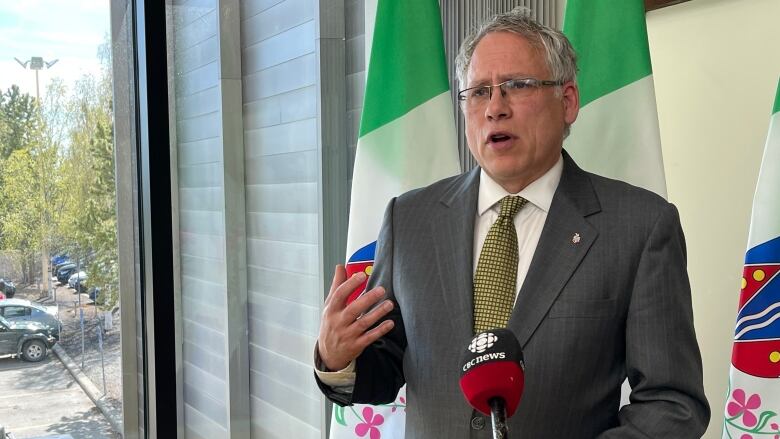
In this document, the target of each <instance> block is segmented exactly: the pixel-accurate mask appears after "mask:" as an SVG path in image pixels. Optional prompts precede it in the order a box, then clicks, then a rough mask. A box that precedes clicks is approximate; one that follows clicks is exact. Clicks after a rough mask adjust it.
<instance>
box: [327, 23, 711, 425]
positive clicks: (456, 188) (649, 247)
mask: <svg viewBox="0 0 780 439" xmlns="http://www.w3.org/2000/svg"><path fill="white" fill-rule="evenodd" d="M458 67H459V68H458V71H459V81H460V83H461V86H462V87H463V88H464V90H463V91H461V92H460V93H459V99H460V100H461V109H462V111H463V114H464V116H465V120H466V136H467V140H468V144H469V149H470V150H471V153H472V154H473V155H474V157H475V158H476V159H477V161H478V162H479V165H480V167H479V168H477V169H474V170H473V171H471V172H469V173H466V174H463V175H460V176H456V177H453V178H449V179H445V180H442V181H439V182H437V183H434V184H432V185H431V186H428V187H426V188H423V189H419V190H415V191H411V192H409V193H406V194H404V195H401V196H400V197H398V198H396V199H394V200H392V201H391V202H390V204H389V206H388V207H387V211H386V213H385V218H384V224H383V226H382V230H381V233H380V237H379V241H378V246H377V256H376V263H375V266H374V271H373V274H372V275H371V278H370V280H369V286H368V290H367V292H366V293H365V294H364V295H363V296H361V297H360V298H359V299H357V300H356V301H354V302H352V303H351V304H349V305H347V304H346V297H347V295H348V294H349V293H350V292H351V290H352V289H354V288H355V287H356V286H357V285H359V284H360V283H361V282H362V281H363V280H364V278H363V276H364V275H362V274H359V275H356V276H354V277H352V278H350V279H346V275H345V272H344V269H343V267H337V270H336V275H335V276H334V280H333V286H332V288H331V292H330V294H329V296H328V298H327V300H326V303H325V309H324V311H323V315H322V324H321V327H320V334H319V339H318V345H317V349H316V359H315V363H316V369H317V381H318V383H319V385H320V387H321V389H322V390H323V392H324V393H325V394H326V395H327V396H328V397H329V398H330V399H331V400H333V401H334V402H336V403H337V404H341V405H345V404H351V403H373V404H377V403H387V402H391V401H393V400H394V398H395V396H396V394H397V392H398V389H399V388H400V387H401V386H402V385H403V384H404V383H406V384H407V401H408V406H407V407H408V408H407V420H406V422H407V424H406V437H407V438H409V439H413V438H487V437H490V435H491V433H490V428H489V427H487V428H486V427H485V420H484V419H483V418H482V417H481V415H479V414H478V413H476V412H474V411H473V410H472V409H471V408H470V407H469V405H468V404H467V403H466V401H465V400H464V398H463V396H462V395H461V393H460V390H459V387H458V379H459V374H460V369H459V364H458V361H459V357H460V354H461V352H462V350H463V349H464V347H465V345H466V344H467V343H468V341H469V340H470V337H471V336H472V335H473V334H474V330H475V328H476V327H477V322H476V320H477V319H475V303H476V302H479V300H475V296H476V293H475V290H476V288H477V287H476V284H477V283H478V282H476V281H475V279H476V278H477V277H478V276H476V275H475V272H479V271H480V268H478V266H479V265H480V264H482V263H483V262H482V261H481V259H480V253H481V252H482V250H483V246H485V241H486V239H490V238H488V237H487V236H488V235H489V234H490V233H492V232H489V230H490V229H491V227H493V226H491V225H492V224H493V223H494V221H495V222H497V218H498V217H499V216H500V215H499V210H500V207H499V204H501V205H503V201H502V200H503V199H505V197H507V196H512V195H516V196H520V197H522V198H523V199H525V200H527V202H523V203H524V204H525V206H524V207H522V208H521V209H520V211H519V212H518V213H517V214H515V215H514V217H512V218H511V221H512V224H513V225H514V228H515V231H516V234H517V241H516V248H517V251H516V254H517V267H514V266H513V267H512V277H513V279H512V281H513V282H512V287H513V290H512V295H513V296H514V297H512V300H513V302H512V303H510V306H511V305H512V304H513V307H512V308H510V309H511V314H510V315H509V317H508V321H507V325H506V326H507V327H508V328H509V329H510V330H511V331H512V332H513V333H514V334H515V335H516V336H517V339H518V340H519V342H520V345H521V346H522V348H523V351H524V355H525V362H526V384H525V392H524V395H523V399H522V401H521V403H520V406H519V408H518V410H517V413H516V414H515V416H514V417H513V418H511V419H510V420H509V431H510V435H511V436H512V437H522V438H534V439H538V438H594V437H598V438H694V437H700V436H701V435H702V434H703V432H704V430H705V429H706V427H707V423H708V421H709V416H710V411H709V407H708V404H707V401H706V399H705V396H704V391H703V385H702V365H701V357H700V354H699V348H698V345H697V342H696V336H695V333H694V328H693V315H692V309H691V298H690V286H689V283H688V277H687V273H686V260H685V257H686V256H685V243H684V238H683V234H682V230H681V227H680V221H679V217H678V214H677V210H676V209H675V207H674V206H673V205H671V204H669V203H667V202H666V201H665V200H663V199H662V198H660V197H658V196H656V195H655V194H653V193H650V192H648V191H645V190H643V189H639V188H636V187H633V186H630V185H628V184H625V183H622V182H619V181H615V180H609V179H606V178H603V177H599V176H596V175H594V174H590V173H588V172H585V171H583V170H581V169H580V168H578V167H577V165H576V164H575V163H574V161H573V160H572V159H571V158H570V157H569V155H568V154H567V153H566V152H565V151H563V149H562V144H563V139H564V138H565V136H566V134H567V133H568V130H569V126H570V125H571V124H572V123H574V121H575V119H576V118H577V113H578V111H579V93H578V89H577V84H576V82H575V75H576V64H575V55H574V52H573V50H572V48H571V45H570V44H569V42H568V40H567V39H566V37H565V36H563V34H561V33H560V32H558V31H555V30H553V29H551V28H548V27H545V26H542V25H540V24H538V23H536V22H535V21H533V20H532V19H530V18H528V17H527V16H526V15H525V14H524V13H523V12H520V11H513V12H510V13H507V14H502V15H499V16H497V17H494V18H493V19H491V20H490V21H488V22H487V23H485V24H483V26H482V27H481V28H480V29H479V30H478V31H477V32H476V33H475V34H474V35H472V36H471V37H469V38H468V39H467V40H466V41H465V42H464V43H463V46H462V47H461V52H460V54H459V56H458ZM501 215H504V214H503V213H502V214H501ZM515 274H516V279H515ZM476 306H477V307H478V305H476ZM626 378H627V379H628V381H629V383H630V385H631V388H632V390H631V396H630V400H631V404H629V405H627V406H624V407H622V408H620V407H619V403H620V393H621V384H622V383H623V381H624V380H625V379H626ZM487 423H488V424H489V421H488V422H487Z"/></svg>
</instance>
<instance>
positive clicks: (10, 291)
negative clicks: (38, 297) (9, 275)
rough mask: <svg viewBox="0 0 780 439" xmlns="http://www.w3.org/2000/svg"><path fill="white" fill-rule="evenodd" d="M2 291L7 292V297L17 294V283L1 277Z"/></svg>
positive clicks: (0, 286)
mask: <svg viewBox="0 0 780 439" xmlns="http://www.w3.org/2000/svg"><path fill="white" fill-rule="evenodd" d="M0 293H3V294H5V297H7V298H9V299H10V298H12V297H14V294H16V285H14V283H13V282H11V281H10V280H8V279H3V278H0Z"/></svg>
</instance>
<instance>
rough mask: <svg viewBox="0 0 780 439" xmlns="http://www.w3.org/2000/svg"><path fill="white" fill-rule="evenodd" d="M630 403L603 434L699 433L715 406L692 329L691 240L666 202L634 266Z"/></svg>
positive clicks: (604, 436)
mask: <svg viewBox="0 0 780 439" xmlns="http://www.w3.org/2000/svg"><path fill="white" fill-rule="evenodd" d="M626 374H627V376H628V381H629V383H630V384H631V387H632V391H631V395H630V401H631V404H628V405H626V406H624V407H623V408H622V409H621V410H620V412H619V413H618V418H619V422H620V425H619V426H618V427H616V428H613V429H611V430H608V431H606V432H604V433H603V434H601V435H600V436H599V438H602V439H607V438H648V437H653V438H668V437H674V438H683V437H686V438H687V437H690V438H694V437H695V438H699V437H701V435H702V434H704V431H705V430H706V428H707V424H708V422H709V418H710V409H709V405H708V404H707V400H706V398H705V396H704V387H703V383H702V362H701V356H700V354H699V347H698V344H697V341H696V334H695V332H694V327H693V311H692V306H691V291H690V284H689V282H688V275H687V270H686V249H685V239H684V237H683V233H682V227H681V226H680V220H679V216H678V213H677V209H676V208H675V207H674V206H673V205H672V204H666V205H665V208H664V209H663V210H662V212H661V214H660V215H659V217H658V219H657V221H656V222H655V225H654V226H653V229H652V231H651V233H650V235H649V237H648V239H647V242H646V245H645V247H644V250H643V252H642V256H641V259H640V261H639V265H638V267H637V270H636V274H635V280H634V288H633V291H632V293H631V299H630V304H629V307H628V314H627V318H626Z"/></svg>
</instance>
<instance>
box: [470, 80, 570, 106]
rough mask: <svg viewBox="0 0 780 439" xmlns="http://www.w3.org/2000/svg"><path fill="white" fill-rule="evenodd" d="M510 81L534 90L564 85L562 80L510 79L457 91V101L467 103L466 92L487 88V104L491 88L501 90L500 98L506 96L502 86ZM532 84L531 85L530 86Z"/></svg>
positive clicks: (491, 94) (491, 97)
mask: <svg viewBox="0 0 780 439" xmlns="http://www.w3.org/2000/svg"><path fill="white" fill-rule="evenodd" d="M512 81H525V83H526V87H531V88H533V89H534V90H538V89H540V88H542V87H559V86H562V85H564V84H566V81H564V80H563V79H558V80H550V79H536V78H510V79H507V80H506V81H504V82H501V83H499V84H492V85H475V86H474V87H469V88H464V89H463V90H460V91H458V95H457V96H458V101H460V102H464V103H465V102H467V100H468V96H466V94H465V93H466V92H467V91H469V90H476V89H482V88H487V89H488V99H487V101H485V102H489V101H490V100H491V99H493V88H494V87H498V89H499V90H501V97H504V96H506V93H507V92H506V90H504V88H503V86H504V85H505V84H507V83H509V82H512ZM532 84H533V85H532Z"/></svg>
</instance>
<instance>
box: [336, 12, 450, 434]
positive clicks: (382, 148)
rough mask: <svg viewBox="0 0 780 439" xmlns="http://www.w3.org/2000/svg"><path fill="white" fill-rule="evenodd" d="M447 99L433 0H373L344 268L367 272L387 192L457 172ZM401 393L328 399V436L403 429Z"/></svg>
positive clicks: (397, 192) (437, 15)
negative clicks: (380, 399)
mask: <svg viewBox="0 0 780 439" xmlns="http://www.w3.org/2000/svg"><path fill="white" fill-rule="evenodd" d="M367 9H368V7H367ZM451 99H452V98H451V96H450V91H449V80H448V79H447V63H446V61H445V58H444V39H443V36H442V29H441V18H440V13H439V3H438V1H437V0H379V2H378V4H377V9H376V20H375V24H374V33H373V40H372V43H371V56H370V61H369V64H368V76H367V79H366V94H365V98H364V101H363V113H362V116H361V120H360V133H359V135H358V143H357V152H356V156H355V166H354V171H353V174H352V200H351V207H350V213H349V233H348V236H347V274H348V275H350V276H351V275H352V274H353V273H356V272H358V271H365V272H366V273H368V274H371V269H372V266H373V263H374V250H375V248H376V238H377V235H378V233H379V228H380V226H381V223H382V218H383V216H384V210H385V207H386V206H387V203H388V202H389V201H390V199H391V198H392V197H394V196H396V195H400V194H402V193H404V192H406V191H408V190H411V189H414V188H418V187H421V186H425V185H428V184H430V183H433V182H434V181H437V180H440V179H442V178H445V177H449V176H451V175H455V174H457V173H459V172H460V165H459V161H458V149H457V145H458V143H457V140H456V135H455V122H454V118H453V107H452V100H451ZM364 287H365V284H364V285H361V286H360V287H359V288H358V289H357V290H356V291H355V293H353V296H352V297H351V298H350V299H351V300H354V297H355V296H356V295H358V294H359V293H361V292H362V291H363V289H364ZM405 394H406V392H405V388H402V389H401V391H400V392H399V394H398V397H397V398H396V401H395V402H394V403H392V404H387V405H384V406H358V405H356V406H352V407H338V406H334V408H333V422H332V423H331V433H330V437H331V438H332V439H335V438H362V437H366V438H370V439H378V438H380V437H382V438H402V437H404V426H405V423H406V417H405V414H404V412H405V410H406V399H405ZM413 403H414V402H413V401H412V404H413Z"/></svg>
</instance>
